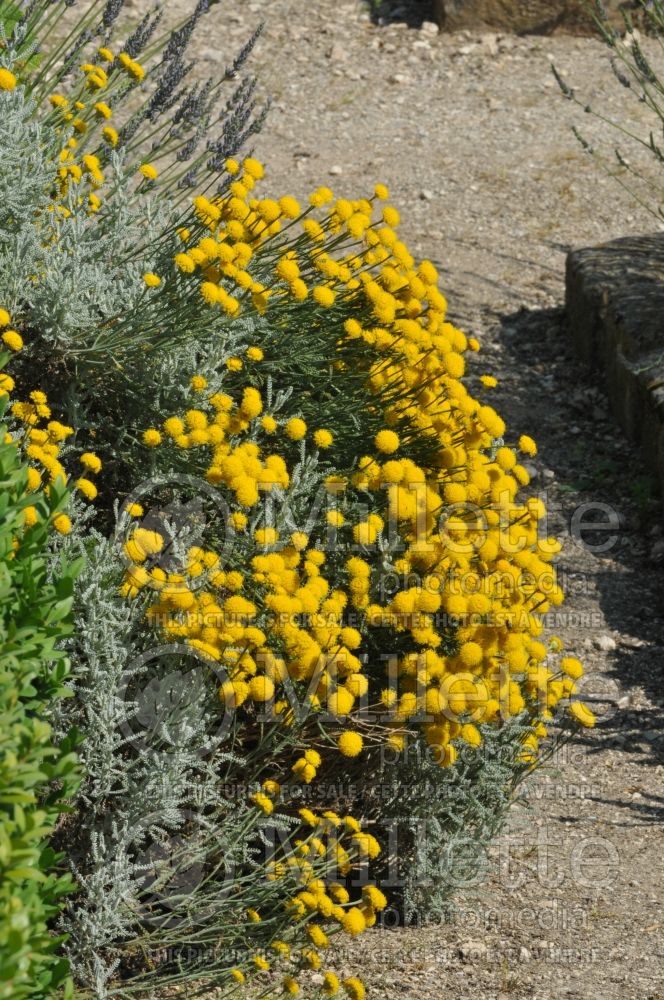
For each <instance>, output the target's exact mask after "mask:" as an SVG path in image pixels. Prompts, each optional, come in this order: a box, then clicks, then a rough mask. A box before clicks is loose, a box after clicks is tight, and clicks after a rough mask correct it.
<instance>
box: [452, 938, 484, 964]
mask: <svg viewBox="0 0 664 1000" xmlns="http://www.w3.org/2000/svg"><path fill="white" fill-rule="evenodd" d="M488 952H489V949H488V948H487V946H486V945H485V944H484V942H483V941H464V942H463V943H462V944H460V945H459V956H460V957H461V958H462V959H463V961H464V962H479V961H481V960H482V959H483V958H486V957H487V955H488Z"/></svg>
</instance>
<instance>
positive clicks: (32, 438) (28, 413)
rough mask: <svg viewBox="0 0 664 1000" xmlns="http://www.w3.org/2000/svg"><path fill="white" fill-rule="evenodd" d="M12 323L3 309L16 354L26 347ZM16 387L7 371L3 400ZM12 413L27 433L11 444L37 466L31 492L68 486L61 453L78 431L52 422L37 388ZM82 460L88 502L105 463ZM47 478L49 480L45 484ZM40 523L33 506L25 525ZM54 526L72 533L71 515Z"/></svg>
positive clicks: (81, 486)
mask: <svg viewBox="0 0 664 1000" xmlns="http://www.w3.org/2000/svg"><path fill="white" fill-rule="evenodd" d="M10 324H11V317H10V315H9V313H8V312H7V310H6V309H3V308H0V329H2V328H5V330H4V332H3V334H2V340H3V342H4V344H5V345H6V346H7V347H9V348H10V350H12V351H13V352H15V353H16V352H18V351H20V350H21V349H22V348H23V338H22V337H21V335H20V334H19V333H17V331H16V330H13V329H6V328H7V327H9V326H10ZM14 387H15V383H14V379H13V378H12V376H11V375H9V374H8V373H7V372H0V399H2V398H3V397H9V396H10V395H11V393H12V392H13V390H14ZM11 414H12V416H13V417H15V419H16V420H17V421H19V423H20V424H22V425H23V432H22V433H21V434H19V435H16V436H14V435H12V434H10V433H8V434H7V441H8V442H12V443H16V444H17V445H19V446H21V447H22V448H23V450H24V452H25V454H26V456H27V457H28V458H29V459H30V460H31V462H32V463H34V464H31V465H29V467H28V491H29V492H30V493H36V492H37V491H38V490H43V491H44V492H45V493H46V494H48V493H49V489H50V484H51V483H55V482H56V481H57V480H60V481H61V482H62V484H63V485H66V484H67V483H68V481H69V476H68V474H67V472H66V471H65V468H64V466H63V464H62V462H61V461H60V457H61V454H60V453H61V449H62V445H63V443H64V442H65V441H66V440H67V438H68V437H70V436H71V435H72V434H73V433H74V428H73V427H68V426H67V425H66V424H63V423H61V422H60V421H59V420H51V415H52V414H51V408H50V406H49V405H48V399H47V397H46V393H44V392H41V390H39V389H34V390H33V391H32V392H31V393H30V398H29V400H27V401H20V400H17V401H16V402H14V403H12V405H11ZM40 425H45V426H40ZM79 461H80V463H81V465H82V466H83V469H84V474H83V475H82V476H80V477H79V478H78V479H77V480H76V482H75V486H76V489H77V490H78V491H79V493H80V494H81V495H82V496H83V497H85V498H86V499H87V500H94V499H95V498H96V496H97V487H96V486H95V484H94V483H93V482H92V481H91V480H90V479H89V478H88V476H89V475H90V474H91V473H92V474H95V473H97V472H99V471H100V470H101V460H100V459H99V458H98V457H97V456H96V455H95V454H94V453H93V452H84V453H83V454H82V455H81V456H80V458H79ZM44 476H46V477H47V478H46V482H45V483H44ZM38 520H39V511H38V509H37V507H36V506H34V505H30V506H28V507H26V508H25V509H24V511H23V522H24V524H25V527H26V528H31V527H32V526H33V525H34V524H36V523H37V521H38ZM53 527H54V528H55V529H56V531H58V532H60V534H63V535H66V534H69V532H70V531H71V520H70V518H69V515H68V514H65V513H64V512H59V513H56V514H55V515H54V516H53Z"/></svg>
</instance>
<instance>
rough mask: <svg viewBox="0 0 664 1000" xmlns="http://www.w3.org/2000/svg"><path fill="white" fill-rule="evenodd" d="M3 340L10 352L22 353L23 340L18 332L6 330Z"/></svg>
mask: <svg viewBox="0 0 664 1000" xmlns="http://www.w3.org/2000/svg"><path fill="white" fill-rule="evenodd" d="M2 340H3V343H4V344H5V345H6V346H7V347H8V348H9V350H10V351H20V350H21V348H22V347H23V338H22V337H21V335H20V333H17V331H16V330H5V332H4V333H3V334H2Z"/></svg>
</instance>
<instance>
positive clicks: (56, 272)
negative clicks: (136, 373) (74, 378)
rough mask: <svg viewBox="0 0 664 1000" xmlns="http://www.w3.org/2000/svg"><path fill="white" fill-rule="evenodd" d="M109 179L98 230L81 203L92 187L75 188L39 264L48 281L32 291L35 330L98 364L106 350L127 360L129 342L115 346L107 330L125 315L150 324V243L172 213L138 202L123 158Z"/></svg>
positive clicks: (148, 200)
mask: <svg viewBox="0 0 664 1000" xmlns="http://www.w3.org/2000/svg"><path fill="white" fill-rule="evenodd" d="M107 173H111V174H112V176H111V178H110V180H111V183H112V186H113V195H112V197H109V198H107V199H106V200H105V202H104V206H103V208H102V210H101V211H102V215H101V217H100V218H99V220H95V222H94V224H93V223H92V222H91V219H90V218H89V216H88V214H87V212H85V211H82V210H81V207H80V206H79V204H78V201H79V199H80V198H81V197H83V198H85V197H86V195H87V193H88V191H89V190H90V188H89V187H88V185H87V184H85V182H83V183H82V184H81V185H77V186H73V187H72V188H71V189H70V191H69V194H68V197H67V199H66V201H65V202H64V207H65V208H67V209H68V210H69V212H70V214H69V215H68V216H67V217H64V216H63V215H62V214H61V213H57V214H55V213H54V218H53V221H52V225H51V228H50V232H49V236H50V239H49V241H48V245H47V246H45V247H43V248H42V250H41V254H40V256H39V258H38V259H37V260H36V261H35V264H36V267H37V268H38V270H37V274H39V275H40V278H39V280H38V281H37V282H35V283H31V284H29V285H28V286H27V287H26V289H25V296H24V301H25V303H26V305H27V306H28V307H29V309H30V320H31V323H33V324H34V325H35V326H36V327H37V329H38V330H39V332H40V335H41V337H43V338H44V340H45V341H46V342H47V344H52V345H53V347H55V348H56V350H57V351H58V353H59V354H61V355H63V356H66V357H67V358H68V359H76V358H78V357H86V356H87V357H88V358H90V360H91V361H92V360H95V359H97V358H98V355H99V353H100V348H103V349H104V351H105V352H109V353H110V352H111V351H112V350H114V349H115V350H117V351H118V353H121V352H122V347H123V340H124V338H123V339H122V340H120V341H119V342H117V341H114V332H113V329H112V327H111V329H108V328H107V326H106V324H108V323H109V321H115V322H117V320H118V319H119V318H120V317H123V316H125V315H135V316H137V317H138V316H141V318H142V319H143V323H144V324H145V325H147V323H148V322H149V319H150V311H151V310H150V301H149V293H148V289H146V287H145V284H144V282H143V278H142V276H143V274H144V273H145V272H146V271H148V270H152V269H153V261H152V260H151V258H152V257H153V254H154V251H153V250H151V249H150V244H151V243H152V242H154V241H156V240H157V239H158V237H159V235H160V234H161V233H162V232H163V231H164V229H165V228H166V226H167V224H168V221H169V213H168V210H167V209H165V208H164V207H163V204H162V203H160V202H157V200H156V199H155V198H154V197H152V196H150V195H147V196H144V197H142V198H141V199H140V200H139V199H138V198H137V196H136V195H135V194H134V193H133V191H132V184H133V182H132V181H131V180H130V179H129V178H127V177H126V176H125V166H124V163H123V158H122V157H121V156H120V155H119V154H117V153H113V155H112V158H111V163H110V165H109V167H108V168H107ZM81 188H82V190H81ZM166 204H167V203H166ZM29 221H30V220H28V223H29ZM141 248H144V249H143V250H142V252H140V251H141ZM137 250H138V251H139V253H138V255H137ZM141 314H142V315H141ZM105 360H106V362H107V361H108V355H107V357H106V359H105Z"/></svg>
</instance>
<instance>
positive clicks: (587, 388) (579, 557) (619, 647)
mask: <svg viewBox="0 0 664 1000" xmlns="http://www.w3.org/2000/svg"><path fill="white" fill-rule="evenodd" d="M486 340H487V344H486V348H487V350H486V357H485V360H486V365H487V367H486V369H485V370H487V371H490V372H491V373H492V374H495V375H497V377H498V379H499V385H498V388H497V389H495V390H494V391H493V394H492V396H491V402H492V404H493V405H495V406H496V408H497V409H498V410H499V412H500V413H501V414H503V415H504V416H505V418H506V420H507V424H508V427H510V428H512V429H513V432H514V433H516V432H517V431H518V433H526V434H531V435H532V436H533V437H534V438H535V439H536V441H537V443H538V448H539V452H538V455H537V458H536V459H535V460H534V461H533V462H532V466H533V468H532V471H533V473H534V476H533V482H532V489H533V491H534V492H537V493H539V494H540V495H542V496H543V498H544V499H545V502H546V504H547V507H548V508H549V509H550V510H551V511H553V513H554V516H553V518H552V519H551V520H550V521H549V523H548V525H547V529H548V533H549V534H553V535H556V536H558V537H560V536H561V535H564V534H567V535H569V534H573V535H574V536H575V538H576V541H572V544H571V545H568V546H567V547H566V554H565V556H564V557H561V559H560V560H559V562H558V573H559V577H560V579H561V584H562V586H563V589H564V590H565V592H566V593H567V594H568V601H569V604H567V603H566V604H564V605H563V607H562V609H560V610H561V611H562V614H563V617H562V618H561V619H560V621H562V622H564V623H565V624H566V625H567V626H568V627H571V628H573V629H574V630H575V631H576V633H577V635H579V641H580V645H581V648H579V649H578V652H579V653H580V654H581V657H582V658H583V644H584V642H585V643H586V649H587V650H588V653H589V655H593V653H592V651H593V650H594V651H595V652H594V655H595V656H603V657H605V659H606V661H607V667H608V669H607V671H606V675H607V677H608V681H607V684H606V685H605V686H604V689H603V692H602V691H601V690H600V691H599V692H598V693H597V694H596V696H595V699H594V700H595V702H596V703H597V707H600V704H601V703H602V702H604V703H605V704H606V707H607V709H608V711H606V712H605V713H603V718H602V719H601V721H600V722H599V724H598V727H597V729H596V730H595V731H593V734H592V736H591V735H590V734H589V739H588V745H589V748H590V747H595V748H597V749H599V747H597V742H598V741H597V737H599V741H600V742H601V743H602V744H604V743H605V740H606V741H608V742H609V744H610V746H611V747H612V748H613V749H616V750H625V751H629V752H630V753H634V754H637V755H639V756H640V757H641V759H642V761H643V763H644V764H657V763H658V762H659V761H661V760H662V759H663V758H664V568H663V567H662V566H658V565H655V564H653V562H652V561H650V553H651V550H652V546H653V540H654V538H655V537H661V536H660V535H653V533H652V532H653V530H654V531H655V532H656V531H657V530H658V527H657V526H658V525H660V524H661V520H662V514H661V508H660V506H659V503H658V501H657V500H656V499H655V498H654V497H653V495H652V493H651V492H650V491H649V489H648V479H647V476H646V474H645V472H644V466H643V465H642V463H641V462H640V458H639V454H638V451H636V450H635V448H634V447H633V446H632V445H631V444H630V443H629V442H628V441H626V439H625V438H624V437H623V435H622V432H621V431H620V429H619V428H618V426H617V425H616V424H615V423H614V421H613V419H612V417H611V415H610V413H609V410H608V406H607V400H606V397H605V395H604V392H603V386H602V377H601V375H600V374H598V373H596V372H592V371H590V370H589V369H588V368H587V367H586V366H585V365H584V364H583V363H582V362H581V361H579V359H578V358H577V357H576V355H575V354H574V351H573V347H572V344H571V340H570V336H569V332H568V329H567V325H566V318H565V314H564V310H563V309H562V308H556V309H542V310H532V311H528V310H525V309H523V308H521V309H519V311H517V312H515V313H510V314H508V315H501V316H500V317H499V321H498V323H497V324H496V325H495V327H494V329H492V330H491V331H490V334H489V336H488V337H487V338H486ZM481 357H482V354H480V358H481ZM599 505H601V506H599ZM607 511H613V512H615V514H610V515H609V516H611V517H615V522H616V524H615V527H614V528H610V529H609V528H607V527H606V526H603V524H602V522H606V519H607V513H606V512H607ZM579 512H582V517H581V518H580V519H579ZM574 525H576V528H574V527H573V526H574ZM579 525H580V526H579ZM604 546H606V547H605V548H603V547H604ZM598 606H599V609H601V616H598V615H597V609H598ZM565 615H568V616H569V617H568V618H567V619H565ZM602 617H603V619H604V622H602V621H601V618H602ZM552 631H555V628H554V629H553V630H552ZM609 631H610V632H611V634H612V636H607V632H609ZM612 637H613V639H614V642H615V648H613V649H611V650H608V649H605V650H603V651H601V652H600V650H602V646H601V643H602V642H603V641H605V640H608V643H609V645H610V644H611V638H612ZM591 676H592V675H589V678H590V677H591ZM634 688H641V689H642V690H643V691H644V692H645V694H646V695H647V697H648V699H649V700H650V702H651V707H648V708H642V709H640V708H638V707H636V706H635V705H631V697H630V689H634ZM609 689H610V690H609ZM584 697H585V695H584ZM586 700H587V701H588V702H589V704H591V705H592V703H593V696H592V695H591V696H590V697H588V698H586ZM607 703H608V704H607ZM580 739H581V740H583V739H584V737H583V736H580ZM634 805H635V806H636V805H637V803H636V802H635V803H634ZM642 805H643V804H642V803H641V806H642ZM658 808H659V807H658Z"/></svg>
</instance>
